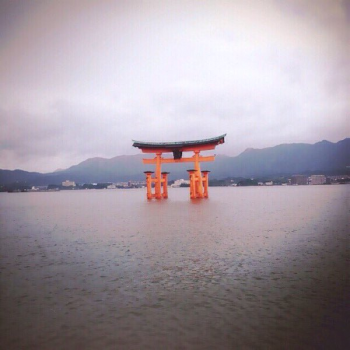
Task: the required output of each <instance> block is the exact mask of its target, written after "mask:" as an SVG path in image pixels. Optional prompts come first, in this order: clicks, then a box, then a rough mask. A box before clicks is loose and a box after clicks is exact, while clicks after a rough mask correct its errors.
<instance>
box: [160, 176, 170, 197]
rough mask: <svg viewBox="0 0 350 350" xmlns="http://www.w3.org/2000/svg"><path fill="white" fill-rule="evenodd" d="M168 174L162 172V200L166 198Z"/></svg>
mask: <svg viewBox="0 0 350 350" xmlns="http://www.w3.org/2000/svg"><path fill="white" fill-rule="evenodd" d="M168 174H169V173H168V172H166V171H164V172H162V184H163V193H162V196H163V198H165V199H166V198H168Z"/></svg>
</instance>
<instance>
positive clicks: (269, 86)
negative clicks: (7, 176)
mask: <svg viewBox="0 0 350 350" xmlns="http://www.w3.org/2000/svg"><path fill="white" fill-rule="evenodd" d="M0 4H1V5H0V116H1V128H0V152H1V153H0V168H2V169H18V168H19V169H24V170H29V171H42V172H48V171H53V170H55V169H57V168H66V167H69V166H71V165H73V164H77V163H79V162H81V161H83V160H85V159H87V158H90V157H97V156H98V157H106V158H111V157H114V156H117V155H123V154H136V153H138V152H139V150H138V149H135V148H133V147H132V139H135V140H151V141H180V140H195V139H201V138H208V137H214V136H218V135H221V134H224V133H227V137H226V143H225V144H224V145H221V146H220V147H218V148H217V149H216V153H217V154H227V155H232V156H233V155H237V154H239V153H241V152H242V151H244V150H245V149H246V148H248V147H252V148H263V147H269V146H274V145H277V144H280V143H295V142H306V143H315V142H317V141H320V140H323V139H326V140H329V141H332V142H336V141H339V140H341V139H344V138H346V137H349V136H350V126H349V125H350V123H349V119H350V1H349V0H343V1H342V0H315V1H312V0H305V1H304V0H290V1H279V0H275V1H273V0H264V1H260V0H256V1H254V0H251V1H249V0H248V1H247V0H242V1H240V0H231V1H218V0H213V1H178V0H177V1H164V0H163V1H131V0H129V1H103V0H102V1H101V0H99V1H88V0H86V1H74V0H71V1H68V0H67V1H63V0H62V1H59V0H57V1H49V0H48V1H30V0H23V1H17V0H5V1H4V0H2V1H1V2H0Z"/></svg>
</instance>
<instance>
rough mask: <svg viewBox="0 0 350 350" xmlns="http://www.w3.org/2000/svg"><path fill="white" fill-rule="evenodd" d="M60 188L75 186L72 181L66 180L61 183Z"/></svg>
mask: <svg viewBox="0 0 350 350" xmlns="http://www.w3.org/2000/svg"><path fill="white" fill-rule="evenodd" d="M62 186H63V187H75V186H76V185H75V182H74V181H69V180H66V181H63V182H62Z"/></svg>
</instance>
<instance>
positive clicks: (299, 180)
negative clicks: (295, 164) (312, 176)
mask: <svg viewBox="0 0 350 350" xmlns="http://www.w3.org/2000/svg"><path fill="white" fill-rule="evenodd" d="M291 185H307V176H306V175H293V176H292V178H291Z"/></svg>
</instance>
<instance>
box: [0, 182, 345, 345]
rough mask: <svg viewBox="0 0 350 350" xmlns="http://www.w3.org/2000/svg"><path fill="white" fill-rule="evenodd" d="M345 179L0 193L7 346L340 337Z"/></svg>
mask: <svg viewBox="0 0 350 350" xmlns="http://www.w3.org/2000/svg"><path fill="white" fill-rule="evenodd" d="M349 194H350V186H349V185H344V186H299V187H264V188H252V187H250V188H210V195H211V198H210V199H208V200H197V201H190V200H189V199H188V189H171V190H170V191H169V199H168V200H163V201H151V202H147V201H146V200H145V191H144V190H100V191H93V190H92V191H91V190H90V191H61V192H57V193H49V192H46V193H18V194H16V193H14V194H7V193H1V194H0V219H1V224H0V229H1V236H0V237H1V247H0V253H1V260H0V278H1V279H0V283H1V285H0V287H1V294H0V302H1V309H0V331H1V333H0V335H1V342H2V346H3V348H4V349H286V348H290V349H310V348H324V349H330V348H331V349H346V348H350V341H349V334H350V331H349V317H350V315H349V307H350V305H349V296H350V282H349V267H350V266H349V261H350V259H349V257H350V254H349V250H350V244H349V231H350V230H349V217H350V215H349V213H350V205H349Z"/></svg>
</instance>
